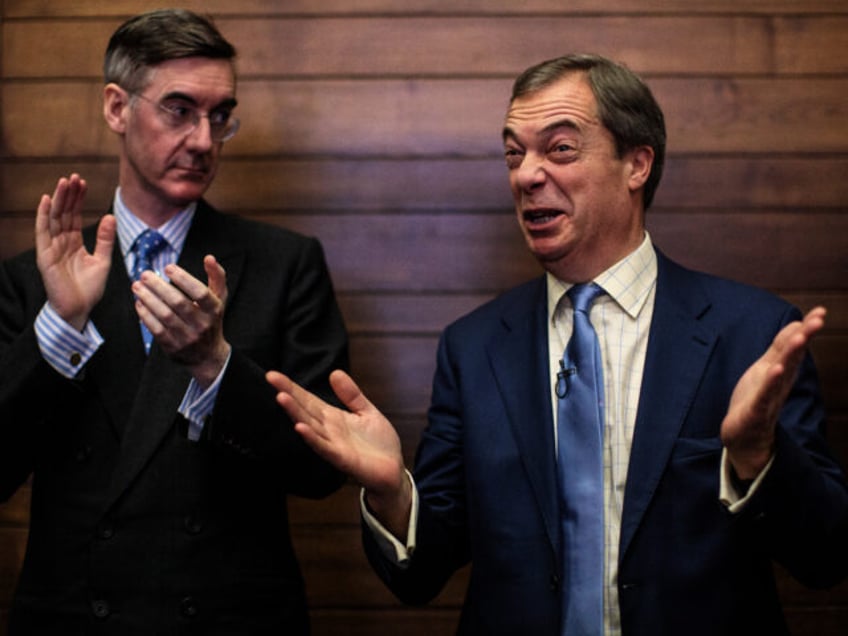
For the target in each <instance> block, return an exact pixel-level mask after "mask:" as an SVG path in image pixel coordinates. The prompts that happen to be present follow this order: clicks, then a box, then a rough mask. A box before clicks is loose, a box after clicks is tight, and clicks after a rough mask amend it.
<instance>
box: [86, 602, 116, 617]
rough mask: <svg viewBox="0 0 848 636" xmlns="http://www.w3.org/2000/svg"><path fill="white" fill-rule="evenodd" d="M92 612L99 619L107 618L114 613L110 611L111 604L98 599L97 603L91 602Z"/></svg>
mask: <svg viewBox="0 0 848 636" xmlns="http://www.w3.org/2000/svg"><path fill="white" fill-rule="evenodd" d="M91 612H92V613H93V614H94V615H95V616H96V617H97V618H106V617H108V616H109V614H111V613H112V610H111V609H109V603H107V602H106V601H104V600H103V599H98V600H96V601H92V602H91Z"/></svg>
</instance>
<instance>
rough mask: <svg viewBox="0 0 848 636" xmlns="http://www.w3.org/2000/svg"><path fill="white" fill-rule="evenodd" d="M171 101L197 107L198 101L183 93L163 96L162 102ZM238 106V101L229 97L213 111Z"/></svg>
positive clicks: (214, 107) (213, 108)
mask: <svg viewBox="0 0 848 636" xmlns="http://www.w3.org/2000/svg"><path fill="white" fill-rule="evenodd" d="M169 99H178V100H180V101H183V102H188V103H189V104H193V105H194V106H197V100H196V99H195V98H194V97H192V96H191V95H189V94H188V93H183V92H181V91H171V92H170V93H167V94H165V95H163V96H162V101H163V102H164V101H167V100H169ZM237 105H238V100H237V99H236V98H235V97H227V98H225V99H223V100H221V101H220V102H219V103H218V104H216V105H215V106H213V107H212V108H211V110H218V109H220V108H230V109H232V108H235V107H236V106H237Z"/></svg>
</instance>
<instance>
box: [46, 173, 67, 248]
mask: <svg viewBox="0 0 848 636" xmlns="http://www.w3.org/2000/svg"><path fill="white" fill-rule="evenodd" d="M69 183H70V182H69V181H68V179H67V178H65V177H62V178H61V179H59V180H58V181H57V182H56V189H55V190H53V196H52V197H50V214H49V217H48V221H49V225H48V230H49V232H50V236H58V235H59V234H61V233H62V210H63V209H64V207H65V201H66V199H67V196H68V187H69Z"/></svg>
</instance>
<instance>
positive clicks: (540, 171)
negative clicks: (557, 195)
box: [513, 152, 547, 191]
mask: <svg viewBox="0 0 848 636" xmlns="http://www.w3.org/2000/svg"><path fill="white" fill-rule="evenodd" d="M513 178H514V179H515V183H516V185H517V186H518V187H519V188H521V189H522V190H525V191H530V190H534V189H536V188H538V187H539V186H541V185H542V184H544V183H545V180H546V179H547V173H546V172H545V158H544V157H541V156H539V155H536V154H533V153H529V152H528V153H527V154H525V155H524V157H523V159H522V160H521V165H520V166H518V168H516V169H515V170H514V171H513Z"/></svg>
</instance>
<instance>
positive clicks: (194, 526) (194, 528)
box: [183, 515, 203, 534]
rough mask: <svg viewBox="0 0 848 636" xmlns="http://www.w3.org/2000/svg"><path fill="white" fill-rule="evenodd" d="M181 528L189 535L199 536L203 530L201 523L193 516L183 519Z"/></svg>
mask: <svg viewBox="0 0 848 636" xmlns="http://www.w3.org/2000/svg"><path fill="white" fill-rule="evenodd" d="M183 527H184V528H185V531H186V532H187V533H189V534H200V533H201V531H202V530H203V521H201V520H200V519H199V518H198V517H196V516H194V515H186V516H185V518H184V519H183Z"/></svg>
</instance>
